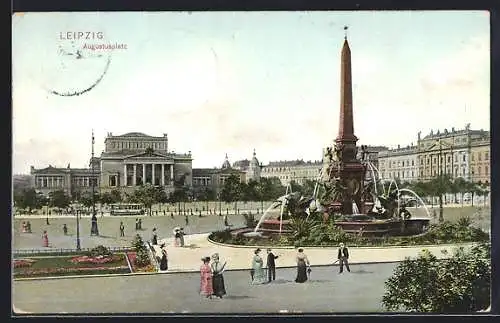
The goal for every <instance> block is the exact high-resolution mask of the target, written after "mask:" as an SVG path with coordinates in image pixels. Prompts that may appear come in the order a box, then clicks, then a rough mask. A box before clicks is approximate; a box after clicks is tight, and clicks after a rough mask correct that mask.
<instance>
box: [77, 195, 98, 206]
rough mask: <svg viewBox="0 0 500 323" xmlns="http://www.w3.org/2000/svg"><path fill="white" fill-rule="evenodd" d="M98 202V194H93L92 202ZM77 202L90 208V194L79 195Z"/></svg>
mask: <svg viewBox="0 0 500 323" xmlns="http://www.w3.org/2000/svg"><path fill="white" fill-rule="evenodd" d="M97 201H99V194H98V193H97V192H94V202H97ZM79 202H80V203H81V204H82V205H83V206H85V207H91V206H92V192H83V193H81V194H80V198H79Z"/></svg>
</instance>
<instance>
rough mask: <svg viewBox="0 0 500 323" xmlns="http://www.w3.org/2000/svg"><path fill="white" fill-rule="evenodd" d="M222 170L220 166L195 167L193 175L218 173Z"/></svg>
mask: <svg viewBox="0 0 500 323" xmlns="http://www.w3.org/2000/svg"><path fill="white" fill-rule="evenodd" d="M219 171H220V170H219V169H218V168H193V169H192V173H193V177H198V176H209V175H213V174H216V173H218V172H219Z"/></svg>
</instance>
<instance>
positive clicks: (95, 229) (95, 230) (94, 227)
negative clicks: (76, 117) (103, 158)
mask: <svg viewBox="0 0 500 323" xmlns="http://www.w3.org/2000/svg"><path fill="white" fill-rule="evenodd" d="M94 142H95V141H94V130H92V156H91V158H90V170H91V175H92V176H91V180H90V183H91V187H92V225H91V228H90V235H96V236H98V235H99V228H98V226H97V216H96V211H95V177H94Z"/></svg>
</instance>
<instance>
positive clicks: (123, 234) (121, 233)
mask: <svg viewBox="0 0 500 323" xmlns="http://www.w3.org/2000/svg"><path fill="white" fill-rule="evenodd" d="M124 236H125V226H124V225H123V222H120V237H124Z"/></svg>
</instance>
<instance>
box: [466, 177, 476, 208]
mask: <svg viewBox="0 0 500 323" xmlns="http://www.w3.org/2000/svg"><path fill="white" fill-rule="evenodd" d="M464 190H465V192H467V193H470V194H471V198H470V201H471V206H474V195H475V194H476V193H477V190H478V185H477V183H474V182H467V184H466V185H465V188H464Z"/></svg>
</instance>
